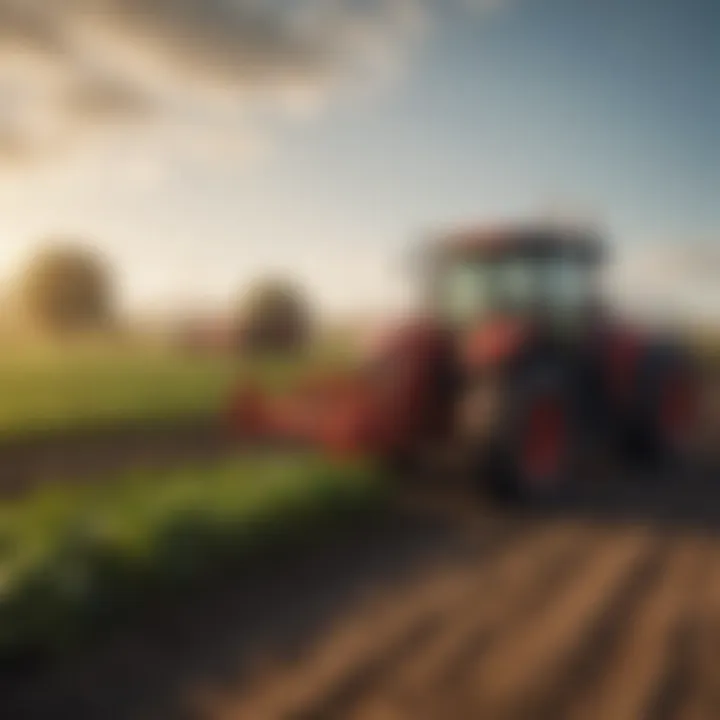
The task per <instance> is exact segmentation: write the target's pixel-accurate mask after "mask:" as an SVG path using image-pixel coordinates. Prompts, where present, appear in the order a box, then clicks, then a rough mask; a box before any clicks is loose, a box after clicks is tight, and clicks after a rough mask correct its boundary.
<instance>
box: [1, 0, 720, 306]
mask: <svg viewBox="0 0 720 720" xmlns="http://www.w3.org/2000/svg"><path fill="white" fill-rule="evenodd" d="M238 2H240V3H241V4H242V0H238ZM373 2H374V3H375V4H376V5H377V4H378V3H379V0H373ZM350 4H352V3H350ZM380 4H382V3H380ZM385 4H386V5H388V6H390V5H400V4H403V5H407V6H408V7H410V6H412V8H413V9H414V10H417V15H418V16H419V17H420V18H421V22H420V24H421V25H422V26H423V27H422V30H418V31H417V33H416V32H415V27H414V25H413V28H412V30H413V31H412V32H410V31H407V32H406V31H405V29H404V25H403V23H406V22H408V23H409V21H407V20H406V19H405V16H404V15H403V16H402V22H400V30H402V32H400V31H398V28H394V30H393V33H391V34H389V37H387V38H383V42H384V43H386V45H384V46H380V47H381V49H382V50H383V51H385V52H386V51H387V50H388V48H389V49H390V50H391V51H392V52H390V53H388V55H389V56H390V57H389V59H388V60H387V63H386V64H385V65H383V69H382V71H377V70H373V71H372V72H374V73H375V75H373V76H372V77H366V76H362V75H361V76H360V77H356V78H354V79H353V80H349V79H347V78H343V80H342V81H339V82H337V83H335V82H333V83H327V84H325V83H320V82H317V83H316V84H317V85H318V87H315V85H313V83H314V82H315V80H317V78H315V79H313V78H311V80H310V81H306V80H305V79H304V80H303V83H304V84H303V89H307V88H306V87H305V85H312V88H311V89H312V90H314V92H311V93H309V94H307V97H305V96H301V99H303V97H304V100H303V102H300V103H294V104H292V103H291V104H289V105H288V108H289V109H288V108H285V109H283V108H280V109H278V107H277V106H274V105H269V104H268V103H267V102H261V101H257V99H254V98H253V97H251V98H250V99H249V100H247V99H245V98H243V100H242V112H240V111H236V109H235V108H234V107H233V102H235V100H234V98H233V96H232V94H230V95H229V97H228V98H223V99H222V100H221V101H218V100H217V99H216V98H214V97H213V98H212V99H208V97H209V96H206V94H204V93H200V92H196V90H195V88H193V90H192V92H191V91H185V89H183V92H182V93H178V95H177V98H176V99H174V100H173V102H174V105H173V106H172V107H173V108H174V109H173V110H172V111H168V112H166V115H165V116H163V117H161V118H149V119H145V118H142V119H140V120H137V121H135V120H133V122H128V123H124V122H123V123H116V124H112V127H108V128H103V129H102V131H99V130H98V131H97V132H96V131H95V129H93V131H92V132H87V135H88V138H87V139H85V138H83V140H82V141H81V142H73V143H72V144H71V147H70V148H68V149H65V148H64V149H63V152H62V153H58V155H57V157H56V156H54V155H53V156H51V157H49V158H41V159H39V160H38V159H35V158H33V159H32V161H28V162H22V163H20V165H19V166H18V167H15V166H13V167H11V168H9V169H7V170H6V172H5V174H4V175H3V176H2V177H0V232H3V234H4V236H5V237H7V242H6V243H5V244H4V250H3V252H2V253H0V265H2V266H4V267H5V268H6V269H7V271H8V272H9V271H10V270H11V269H12V268H13V267H14V266H15V265H16V264H17V262H18V261H20V260H21V258H22V257H24V255H25V254H26V253H27V251H28V249H29V248H30V246H31V245H32V244H33V243H34V242H36V240H37V239H38V238H41V237H43V236H44V235H46V234H47V233H54V232H71V233H78V234H79V235H86V236H87V237H89V238H91V239H93V241H94V242H96V243H97V244H98V245H99V247H100V248H101V249H102V250H103V251H105V252H106V253H107V254H108V255H109V256H110V257H111V259H113V260H114V261H115V262H116V264H117V265H118V266H119V267H120V270H121V272H122V275H123V277H124V278H125V281H124V289H125V291H126V297H127V299H128V303H129V304H130V305H136V306H140V305H142V304H146V303H150V302H163V301H166V302H167V301H170V300H171V299H173V298H175V299H178V298H180V299H182V298H184V297H185V298H188V299H190V298H194V297H198V296H202V297H206V298H208V299H209V300H211V301H212V302H215V303H220V302H223V301H225V300H226V299H227V298H229V297H231V296H232V295H233V294H234V293H236V292H237V289H238V287H241V286H242V284H243V283H244V282H246V281H247V280H248V279H249V278H251V277H253V276H254V275H256V274H258V273H261V272H266V271H272V270H277V271H281V272H293V273H295V274H296V275H298V276H299V277H300V279H301V280H302V281H303V282H304V283H305V284H307V285H312V287H313V288H314V289H315V291H316V295H317V297H318V299H319V301H320V302H321V303H323V304H324V305H326V306H327V307H329V308H333V309H334V308H337V309H338V310H339V309H354V308H358V309H361V308H362V307H364V306H370V305H372V306H373V307H376V308H380V307H382V306H383V304H384V303H385V302H390V301H391V300H395V299H397V296H398V290H399V289H400V288H401V287H403V286H401V283H400V282H399V280H398V279H397V278H396V276H395V271H396V259H397V258H398V256H400V255H401V254H402V252H403V249H404V248H405V247H407V246H408V244H409V243H411V242H412V241H413V239H415V238H417V236H418V235H419V234H420V233H422V232H424V231H426V230H428V229H433V230H434V229H435V228H437V227H440V228H442V227H443V225H445V224H455V223H463V222H474V221H483V220H484V219H495V218H510V219H512V218H514V217H518V216H521V217H524V216H528V215H530V216H532V215H533V214H537V213H542V212H544V211H545V210H546V209H551V208H553V207H556V206H560V207H566V206H569V207H577V208H580V209H582V210H583V212H590V213H592V214H594V215H597V216H598V217H600V218H601V219H602V220H603V221H604V222H605V223H606V224H607V227H608V229H609V230H610V232H611V235H612V239H613V240H614V241H615V242H616V243H617V244H618V245H619V246H621V247H625V248H627V247H637V246H639V247H652V246H654V244H656V243H660V244H667V243H670V244H674V245H675V246H676V247H682V246H687V247H688V248H689V247H691V246H692V245H693V244H696V243H698V242H701V243H705V244H707V243H712V242H720V240H718V238H719V237H720V204H719V203H718V202H717V197H718V189H720V89H719V88H720V43H718V42H717V38H718V35H719V34H720V4H718V3H715V2H713V1H712V0H624V1H623V0H603V2H591V1H590V0H507V2H502V0H501V1H500V2H496V3H493V5H492V7H480V6H481V5H483V3H481V2H479V1H476V2H473V1H472V0H466V1H465V2H459V0H458V1H457V2H447V3H439V2H436V3H431V2H430V0H428V1H427V2H425V3H423V2H422V0H385ZM471 5H474V6H476V7H467V6H471ZM382 17H384V16H381V18H382ZM414 17H415V15H413V18H414ZM413 22H415V20H414V19H413ZM376 29H377V28H376ZM381 30H382V28H381ZM377 34H378V35H381V34H382V33H381V32H380V30H378V31H377ZM386 66H387V67H386ZM366 72H367V73H368V75H369V74H370V73H371V71H370V70H367V69H366ZM365 81H367V82H365ZM268 82H275V80H271V81H268ZM293 82H296V80H295V79H294V76H293V79H291V80H289V81H288V82H287V84H286V85H285V86H283V88H284V89H288V88H290V86H291V85H292V83H293ZM365 85H367V87H365ZM177 108H180V110H178V109H177ZM218 108H221V109H220V110H218ZM173 113H175V114H173ZM108 125H110V124H108ZM686 280H687V278H686ZM686 285H687V283H686Z"/></svg>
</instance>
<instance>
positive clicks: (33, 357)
mask: <svg viewBox="0 0 720 720" xmlns="http://www.w3.org/2000/svg"><path fill="white" fill-rule="evenodd" d="M337 362H340V361H339V360H338V359H337V357H335V356H334V355H333V354H332V353H326V352H325V351H323V350H320V351H318V352H317V353H316V354H313V355H312V356H311V357H309V358H306V359H304V360H303V361H301V362H298V361H292V360H282V359H279V360H266V361H262V362H250V361H245V362H243V361H240V360H237V359H233V358H232V357H228V356H216V357H191V356H182V355H179V354H177V355H176V354H173V353H169V352H162V353H147V352H140V351H136V352H130V351H128V352H113V351H99V352H81V353H78V352H68V353H62V352H58V353H53V352H37V353H22V354H18V355H9V356H4V357H2V358H0V396H2V398H3V401H2V403H1V404H0V445H1V444H5V443H11V442H14V441H16V440H25V439H28V438H32V437H38V436H49V435H53V434H55V433H63V434H69V433H72V432H74V431H77V432H83V431H87V430H96V429H101V428H114V427H122V426H125V427H127V426H132V425H152V424H156V425H157V424H163V423H164V424H172V423H174V422H183V421H188V420H198V419H207V418H212V417H215V416H217V414H218V413H219V412H220V411H221V410H222V408H223V407H224V403H226V402H227V398H228V395H229V393H230V391H231V389H232V388H233V386H234V385H235V383H237V382H238V381H239V380H240V379H241V378H252V379H254V380H256V381H257V382H259V383H261V384H262V385H264V386H267V387H281V386H282V385H283V384H284V383H287V382H290V381H291V380H292V378H293V377H295V376H296V375H297V374H299V373H301V372H304V371H306V370H308V369H310V368H318V367H319V368H323V367H327V366H331V365H332V364H333V363H337Z"/></svg>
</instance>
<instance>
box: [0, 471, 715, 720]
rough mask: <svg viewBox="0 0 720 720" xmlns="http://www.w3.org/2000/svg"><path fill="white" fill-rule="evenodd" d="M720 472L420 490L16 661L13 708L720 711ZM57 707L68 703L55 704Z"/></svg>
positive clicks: (166, 719)
mask: <svg viewBox="0 0 720 720" xmlns="http://www.w3.org/2000/svg"><path fill="white" fill-rule="evenodd" d="M716 481H717V477H716V476H715V475H710V474H706V475H703V474H700V473H698V474H697V475H696V476H693V477H684V478H675V479H674V480H673V481H672V482H665V483H662V482H660V481H659V480H657V484H656V485H655V488H654V491H653V493H648V490H647V486H646V485H645V484H644V483H646V482H647V479H646V480H644V481H643V480H641V479H638V478H620V477H616V478H613V479H608V478H606V479H604V481H603V482H602V483H600V484H597V485H592V484H588V485H587V486H586V487H584V488H583V489H582V490H581V491H579V492H578V493H577V495H576V496H574V497H572V498H568V499H567V502H566V503H565V504H563V506H558V507H556V508H554V509H553V510H546V511H536V512H533V513H527V512H526V513H519V512H517V511H515V512H512V513H507V512H500V511H498V510H495V509H492V508H489V507H483V506H482V505H480V504H478V502H477V501H469V498H467V497H466V496H463V495H462V494H458V495H452V494H446V493H444V494H443V496H442V498H439V497H438V496H437V495H434V494H430V495H427V496H421V495H416V496H414V497H413V498H409V499H408V500H407V501H405V502H404V503H402V504H401V505H400V506H399V507H398V508H397V510H396V511H394V512H393V513H391V514H387V515H384V516H383V517H382V518H380V519H378V520H377V521H375V522H372V523H367V524H365V525H364V526H361V527H359V528H358V529H357V531H356V532H354V533H348V534H347V535H345V536H344V537H342V538H338V539H337V540H336V541H335V542H332V543H325V544H323V545H322V546H319V547H317V548H314V549H312V550H307V549H305V550H299V551H298V552H296V553H293V555H292V557H287V558H285V559H284V560H282V559H281V560H278V561H277V562H275V563H273V564H272V565H268V566H265V567H258V568H255V570H251V571H248V572H244V573H240V574H236V575H227V576H226V578H225V580H224V582H223V583H221V586H217V585H215V586H213V587H212V588H209V587H208V588H204V589H203V588H198V590H197V592H194V593H193V594H192V596H191V597H190V596H186V597H183V598H178V599H177V602H171V603H166V604H164V605H163V606H162V608H157V609H155V610H152V609H150V610H148V612H147V613H146V616H145V617H144V620H143V622H142V623H141V624H140V625H138V626H135V627H132V628H126V629H124V630H123V631H122V632H121V633H118V634H117V635H116V636H115V637H114V638H113V639H112V640H111V641H110V642H108V643H106V644H104V645H103V646H102V647H97V648H95V649H94V650H92V651H91V652H89V653H87V654H82V653H81V654H79V655H77V656H75V657H72V658H70V659H66V660H65V661H64V662H63V663H62V664H58V665H57V666H55V667H50V668H45V669H38V668H35V669H34V670H33V669H29V670H27V669H26V670H25V671H21V670H19V671H16V672H15V673H14V674H10V675H8V676H7V677H6V678H5V682H4V685H3V686H2V687H1V688H0V689H1V690H2V692H0V711H2V713H3V717H17V718H21V717H22V718H28V719H32V718H38V719H41V718H47V717H51V716H57V714H58V713H61V714H62V713H71V714H72V716H73V717H77V718H84V719H88V720H90V719H95V718H97V719H98V720H99V719H100V718H106V717H113V718H117V719H118V720H121V719H123V718H128V719H129V718H137V717H152V718H157V719H158V720H161V719H162V720H170V719H171V718H172V719H174V718H182V719H183V720H187V719H190V718H197V719H206V720H225V719H230V718H232V720H245V719H247V720H279V719H280V718H323V719H327V720H345V719H350V718H354V719H358V720H379V719H380V718H383V719H385V718H387V719H396V720H407V719H408V718H413V719H415V718H421V719H422V720H446V718H458V719H460V720H465V719H467V720H474V719H475V718H493V720H494V719H495V718H501V719H504V718H508V719H510V718H514V719H517V720H543V719H545V718H547V720H558V719H562V718H565V719H567V720H575V719H577V720H581V719H585V718H594V719H595V720H637V718H647V719H648V720H656V719H657V720H662V719H665V718H673V719H675V718H678V719H681V718H683V719H684V718H687V719H688V720H713V719H714V718H717V717H718V710H719V709H720V695H719V690H720V688H719V686H718V678H717V658H718V656H717V652H718V647H719V644H718V643H719V642H720V635H718V632H720V595H719V594H718V593H719V592H720V575H719V574H718V567H719V565H718V559H719V558H720V534H719V533H720V514H719V508H720V505H719V504H718V500H720V494H719V493H720V491H719V488H718V486H717V482H716ZM53 713H54V715H53Z"/></svg>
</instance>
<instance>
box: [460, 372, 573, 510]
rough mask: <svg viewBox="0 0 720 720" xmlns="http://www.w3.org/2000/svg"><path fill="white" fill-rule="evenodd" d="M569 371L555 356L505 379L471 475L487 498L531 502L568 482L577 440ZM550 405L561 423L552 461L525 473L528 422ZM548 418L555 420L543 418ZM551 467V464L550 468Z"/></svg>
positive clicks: (554, 493)
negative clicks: (494, 421) (493, 423)
mask: <svg viewBox="0 0 720 720" xmlns="http://www.w3.org/2000/svg"><path fill="white" fill-rule="evenodd" d="M571 387H572V384H571V379H570V374H569V373H568V371H567V369H566V368H565V367H564V365H563V364H562V363H561V362H560V361H554V360H552V359H547V360H537V361H534V362H530V363H527V364H524V365H523V366H521V367H518V368H516V369H515V370H514V371H512V372H511V373H510V374H509V375H508V377H507V378H506V381H505V387H504V389H503V399H502V407H501V408H500V411H501V413H500V417H499V419H498V423H497V426H496V428H495V431H494V432H493V434H492V435H491V437H490V438H489V440H488V442H486V443H485V444H484V445H483V447H481V448H479V449H478V453H477V462H476V463H475V469H474V472H475V475H476V478H477V481H478V483H480V484H481V486H482V487H483V488H486V489H487V491H489V494H490V496H491V498H493V499H494V500H496V501H498V502H501V503H503V504H506V503H512V504H518V503H519V504H536V503H539V502H545V501H548V500H552V499H555V498H557V497H558V496H559V495H561V494H562V492H563V490H564V489H565V488H566V487H567V485H568V484H569V481H570V479H571V476H572V472H573V469H574V463H575V454H576V442H575V439H574V438H575V432H574V429H575V426H576V424H575V422H574V407H573V402H572V390H571ZM541 403H542V406H543V407H544V408H545V407H547V408H550V407H552V408H554V413H553V414H555V413H556V414H557V417H558V422H559V423H560V426H561V429H559V432H560V433H561V437H560V438H559V440H558V442H559V447H558V456H557V461H552V462H550V463H549V464H548V467H547V470H545V469H543V470H536V471H535V472H530V469H529V463H528V462H527V460H528V458H527V456H526V454H525V452H524V448H525V447H526V443H527V440H528V432H529V427H530V425H529V422H530V418H531V417H532V416H533V411H534V410H537V409H538V407H540V404H541ZM548 421H549V422H554V421H553V420H551V419H550V418H549V417H548ZM551 468H552V469H551Z"/></svg>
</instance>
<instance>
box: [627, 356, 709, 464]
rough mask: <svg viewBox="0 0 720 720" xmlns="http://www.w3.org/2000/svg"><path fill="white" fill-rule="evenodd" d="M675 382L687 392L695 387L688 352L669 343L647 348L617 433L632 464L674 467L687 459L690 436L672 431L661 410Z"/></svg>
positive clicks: (688, 458)
mask: <svg viewBox="0 0 720 720" xmlns="http://www.w3.org/2000/svg"><path fill="white" fill-rule="evenodd" d="M677 383H682V384H683V385H684V386H687V388H688V392H691V393H692V392H694V390H695V388H696V387H697V373H696V370H695V367H694V363H693V362H692V359H691V358H690V357H689V355H688V354H687V353H684V352H683V351H681V350H679V349H678V348H676V347H673V346H670V345H659V344H658V345H656V346H653V347H651V348H649V349H648V351H647V352H646V353H645V357H644V358H643V361H642V363H641V365H640V369H639V372H638V377H637V384H636V396H635V402H634V404H633V409H632V412H631V414H630V417H629V418H627V419H626V422H625V423H624V426H625V431H624V433H623V436H622V437H621V442H622V447H621V451H622V452H623V455H624V459H625V460H626V461H627V462H629V463H630V465H631V466H632V467H633V468H635V469H638V470H643V471H664V470H678V469H682V468H683V467H685V466H686V465H687V464H688V462H689V461H690V460H691V456H692V442H691V438H689V437H687V438H681V437H680V435H679V433H676V434H674V433H673V432H672V430H671V428H670V426H669V424H668V421H667V417H666V416H665V414H664V410H663V403H664V399H665V398H666V394H667V393H668V390H669V388H671V387H672V386H673V385H674V384H677ZM688 421H689V422H692V421H691V420H688ZM688 432H691V430H690V429H688Z"/></svg>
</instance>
